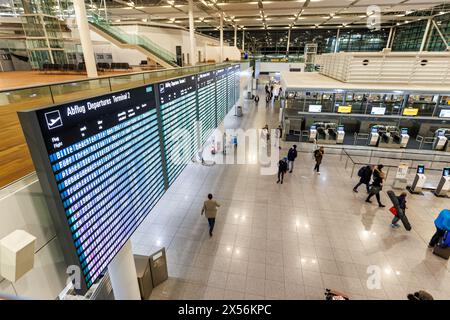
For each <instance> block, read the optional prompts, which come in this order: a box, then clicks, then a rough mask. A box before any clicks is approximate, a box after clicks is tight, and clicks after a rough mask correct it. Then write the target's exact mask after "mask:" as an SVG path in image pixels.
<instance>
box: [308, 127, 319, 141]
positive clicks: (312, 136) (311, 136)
mask: <svg viewBox="0 0 450 320" xmlns="http://www.w3.org/2000/svg"><path fill="white" fill-rule="evenodd" d="M316 137H317V126H315V125H312V126H311V127H310V128H309V141H314V140H315V139H316Z"/></svg>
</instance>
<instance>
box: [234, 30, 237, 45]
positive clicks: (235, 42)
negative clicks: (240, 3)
mask: <svg viewBox="0 0 450 320" xmlns="http://www.w3.org/2000/svg"><path fill="white" fill-rule="evenodd" d="M234 46H235V47H237V25H235V26H234Z"/></svg>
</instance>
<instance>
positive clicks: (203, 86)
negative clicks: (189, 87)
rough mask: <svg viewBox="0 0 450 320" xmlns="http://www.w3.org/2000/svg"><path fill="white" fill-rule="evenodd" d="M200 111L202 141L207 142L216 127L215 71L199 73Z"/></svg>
mask: <svg viewBox="0 0 450 320" xmlns="http://www.w3.org/2000/svg"><path fill="white" fill-rule="evenodd" d="M197 95H198V112H199V123H200V126H201V127H200V134H201V143H202V144H203V143H205V141H206V140H207V139H208V137H209V136H210V135H211V134H212V132H213V130H214V128H216V126H217V124H216V92H215V77H214V72H213V71H210V72H205V73H200V74H198V75H197Z"/></svg>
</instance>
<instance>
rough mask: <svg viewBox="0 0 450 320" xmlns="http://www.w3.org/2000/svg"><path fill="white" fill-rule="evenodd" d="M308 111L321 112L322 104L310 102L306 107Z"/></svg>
mask: <svg viewBox="0 0 450 320" xmlns="http://www.w3.org/2000/svg"><path fill="white" fill-rule="evenodd" d="M308 111H309V112H322V105H320V104H310V105H309V107H308Z"/></svg>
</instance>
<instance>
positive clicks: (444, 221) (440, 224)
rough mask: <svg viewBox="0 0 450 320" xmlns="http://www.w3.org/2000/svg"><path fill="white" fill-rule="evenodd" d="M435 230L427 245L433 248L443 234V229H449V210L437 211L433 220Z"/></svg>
mask: <svg viewBox="0 0 450 320" xmlns="http://www.w3.org/2000/svg"><path fill="white" fill-rule="evenodd" d="M434 225H435V226H436V232H435V233H434V235H433V237H432V238H431V240H430V243H429V245H428V246H429V247H430V248H433V247H434V246H435V245H436V244H437V243H438V242H439V239H440V238H442V237H443V236H444V234H445V231H449V230H450V210H448V209H444V210H442V211H441V212H440V213H439V216H438V217H437V218H436V220H434Z"/></svg>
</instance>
